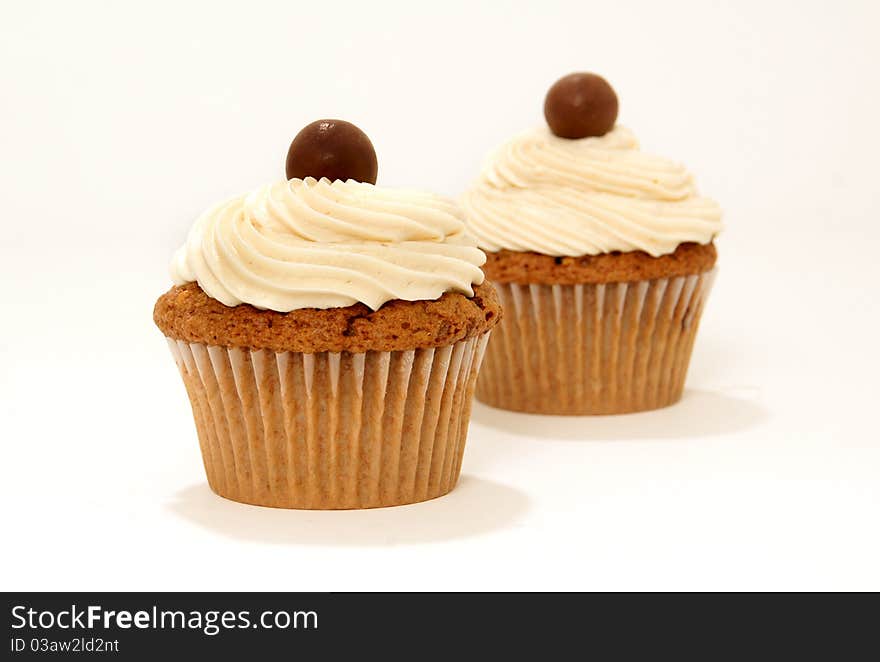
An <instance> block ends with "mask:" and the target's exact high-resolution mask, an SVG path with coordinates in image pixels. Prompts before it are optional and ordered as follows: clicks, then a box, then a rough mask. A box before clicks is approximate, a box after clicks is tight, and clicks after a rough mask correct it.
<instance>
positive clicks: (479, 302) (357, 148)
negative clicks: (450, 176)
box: [153, 120, 500, 509]
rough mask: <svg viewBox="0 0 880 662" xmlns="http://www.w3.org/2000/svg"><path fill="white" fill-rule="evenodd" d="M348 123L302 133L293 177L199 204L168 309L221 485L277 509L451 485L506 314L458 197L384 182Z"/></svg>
mask: <svg viewBox="0 0 880 662" xmlns="http://www.w3.org/2000/svg"><path fill="white" fill-rule="evenodd" d="M376 170H377V167H376V158H375V152H374V151H373V148H372V144H371V143H370V141H369V139H368V138H367V137H366V136H365V135H364V134H363V133H362V132H361V131H360V130H359V129H357V128H356V127H354V126H353V125H351V124H348V123H346V122H341V121H338V120H322V121H319V122H315V123H313V124H311V125H309V126H307V127H306V128H305V129H303V131H301V132H300V134H299V135H298V136H297V138H296V139H295V140H294V141H293V143H292V144H291V148H290V151H289V154H288V162H287V174H288V179H287V180H285V181H279V182H277V183H275V184H271V185H269V186H266V187H265V188H262V189H260V190H258V191H255V192H253V193H250V194H247V195H242V196H237V197H235V198H232V199H231V200H227V201H225V202H223V203H221V204H219V205H217V206H216V207H213V208H212V209H209V210H208V211H207V212H206V213H205V214H203V215H202V216H201V217H200V218H199V219H198V220H197V221H196V223H195V224H194V226H193V227H192V229H191V231H190V233H189V237H188V238H187V241H186V243H185V244H184V245H183V246H182V247H181V248H180V250H179V251H178V252H177V254H176V255H175V256H174V259H173V261H172V264H171V275H172V278H173V280H174V282H175V286H174V287H172V288H171V290H169V291H168V292H167V293H165V294H164V295H162V296H161V297H160V298H159V300H158V301H157V302H156V306H155V309H154V314H153V317H154V320H155V322H156V324H157V325H158V326H159V328H160V329H161V330H162V332H163V333H164V334H165V336H166V337H167V339H168V344H169V346H170V348H171V352H172V354H173V355H174V358H175V360H176V362H177V365H178V368H179V370H180V373H181V375H182V377H183V381H184V384H185V386H186V390H187V394H188V395H189V399H190V403H191V405H192V410H193V415H194V418H195V423H196V429H197V432H198V437H199V443H200V446H201V451H202V457H203V460H204V465H205V471H206V473H207V477H208V483H209V484H210V486H211V489H213V490H214V492H216V493H217V494H219V495H220V496H223V497H226V498H229V499H233V500H235V501H241V502H245V503H251V504H257V505H262V506H274V507H281V508H311V509H338V508H372V507H378V506H392V505H400V504H406V503H414V502H417V501H423V500H426V499H431V498H434V497H437V496H441V495H443V494H446V493H447V492H449V491H450V490H451V489H452V488H453V487H454V486H455V484H456V481H457V480H458V476H459V473H460V469H461V461H462V455H463V452H464V444H465V438H466V435H467V428H468V421H469V417H470V408H471V400H472V396H473V392H474V386H475V383H476V378H477V372H478V370H479V367H480V363H481V360H482V357H483V352H484V349H485V347H486V343H487V341H488V337H489V332H490V330H491V329H492V327H493V326H494V325H495V324H496V323H497V322H498V320H499V318H500V308H499V305H498V300H497V298H496V294H495V292H494V290H493V288H492V286H491V285H490V284H488V283H483V274H482V271H481V270H480V266H481V265H482V264H483V262H484V261H485V256H484V254H483V253H482V252H481V251H480V250H479V249H478V248H476V246H475V244H474V243H473V240H472V239H470V238H469V236H468V235H467V233H466V232H465V227H464V223H463V221H462V217H461V213H460V211H459V209H458V207H457V206H456V205H455V203H453V202H452V201H450V200H447V199H445V198H442V197H440V196H437V195H432V194H427V193H420V192H412V191H402V190H393V189H387V188H381V187H378V186H375V185H374V184H375V181H376Z"/></svg>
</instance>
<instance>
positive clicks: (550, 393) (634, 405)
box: [463, 74, 721, 414]
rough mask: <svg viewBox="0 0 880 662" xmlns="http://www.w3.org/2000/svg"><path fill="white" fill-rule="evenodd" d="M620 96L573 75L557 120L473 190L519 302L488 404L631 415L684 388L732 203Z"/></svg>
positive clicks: (491, 368) (495, 163) (475, 207)
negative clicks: (631, 125)
mask: <svg viewBox="0 0 880 662" xmlns="http://www.w3.org/2000/svg"><path fill="white" fill-rule="evenodd" d="M617 108H618V104H617V96H616V95H615V93H614V91H613V90H612V89H611V87H610V86H609V85H608V83H607V82H605V80H604V79H602V78H600V77H599V76H596V75H594V74H572V75H570V76H566V77H565V78H562V79H560V80H559V81H557V83H556V84H554V86H553V87H551V89H550V91H549V92H548V94H547V98H546V100H545V106H544V113H545V117H546V119H547V122H548V125H549V129H548V128H546V127H542V128H538V129H535V130H532V131H529V132H527V133H524V134H522V135H520V136H517V137H515V138H514V139H512V140H511V141H509V142H508V143H506V144H505V145H503V146H502V147H501V148H500V149H499V150H498V151H497V152H495V153H494V154H493V155H492V156H491V157H490V159H489V160H488V162H487V164H486V166H485V168H484V170H483V172H482V174H481V175H480V177H479V179H478V180H477V181H476V183H475V184H474V185H473V187H472V188H471V189H470V190H469V191H468V192H467V193H466V194H465V196H464V200H463V205H464V208H465V212H466V216H467V220H468V224H469V229H470V231H471V234H473V235H474V236H475V237H476V239H477V243H478V245H479V246H480V248H482V249H483V250H485V251H486V252H487V256H488V259H487V262H486V264H485V266H484V271H485V273H486V276H487V277H488V278H489V279H490V280H491V281H492V282H493V283H494V284H495V286H496V288H497V289H498V292H499V294H500V298H501V302H502V305H503V307H504V309H505V311H506V317H505V320H504V322H502V323H501V324H500V325H499V327H498V329H497V330H496V332H495V334H494V336H493V340H492V342H491V343H489V347H488V350H487V353H486V360H485V363H484V366H483V371H482V375H481V377H480V380H479V381H478V383H477V398H478V399H479V400H481V401H483V402H485V403H487V404H489V405H492V406H494V407H500V408H502V409H509V410H514V411H522V412H531V413H541V414H620V413H627V412H635V411H642V410H646V409H654V408H658V407H663V406H666V405H669V404H672V403H674V402H676V401H677V400H678V399H679V398H680V397H681V394H682V391H683V388H684V381H685V375H686V373H687V367H688V363H689V361H690V355H691V349H692V347H693V343H694V338H695V336H696V333H697V327H698V324H699V320H700V315H701V313H702V310H703V305H704V302H705V300H706V297H707V295H708V293H709V289H710V287H711V284H712V278H713V275H714V265H715V260H716V252H715V246H714V243H713V240H714V238H715V236H716V235H717V234H718V233H719V232H720V230H721V211H720V209H719V207H718V205H717V204H716V203H715V202H713V201H712V200H709V199H708V198H704V197H702V196H700V195H699V194H698V193H697V190H696V187H695V185H694V181H693V178H692V176H691V175H690V173H688V172H687V170H685V168H684V167H683V166H681V165H679V164H677V163H675V162H673V161H670V160H667V159H665V158H661V157H657V156H653V155H649V154H646V153H644V152H642V151H640V149H639V145H638V142H637V141H636V139H635V137H634V136H633V134H632V133H631V132H630V131H629V130H627V129H625V128H624V127H622V126H620V125H617V124H616V119H617Z"/></svg>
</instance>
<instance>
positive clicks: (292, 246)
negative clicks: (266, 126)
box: [170, 178, 486, 312]
mask: <svg viewBox="0 0 880 662" xmlns="http://www.w3.org/2000/svg"><path fill="white" fill-rule="evenodd" d="M485 259H486V256H485V255H484V254H483V252H482V251H480V250H479V249H478V248H476V246H475V243H474V240H473V239H472V238H471V237H470V236H469V235H468V234H467V233H466V231H465V225H464V222H463V219H462V216H461V211H460V210H459V208H458V207H457V206H456V204H455V203H454V202H453V201H451V200H449V199H446V198H443V197H441V196H438V195H433V194H430V193H421V192H414V191H402V190H394V189H386V188H379V187H376V186H373V185H372V184H362V183H359V182H355V181H353V180H349V181H347V182H343V181H334V182H332V183H331V182H330V181H329V180H327V179H321V180H320V181H316V180H315V179H312V178H307V179H305V180H301V179H291V180H290V181H281V182H277V183H275V184H272V185H269V186H266V187H264V188H262V189H260V190H258V191H255V192H253V193H250V194H246V195H241V196H237V197H234V198H231V199H230V200H227V201H226V202H223V203H221V204H219V205H217V206H216V207H213V208H212V209H209V210H208V211H207V212H205V213H204V214H203V215H202V216H201V217H200V218H199V219H198V220H197V221H196V222H195V224H194V225H193V227H192V229H191V230H190V233H189V236H188V238H187V240H186V243H185V244H184V245H183V246H182V247H181V248H180V249H179V250H178V251H177V253H176V254H175V255H174V259H173V260H172V262H171V269H170V270H171V277H172V279H173V280H174V282H175V283H176V284H178V285H180V284H183V283H188V282H193V281H197V282H198V283H199V286H200V287H201V288H202V289H203V290H204V291H205V292H206V293H207V294H208V295H209V296H211V297H213V298H214V299H217V300H218V301H220V302H221V303H224V304H226V305H227V306H235V305H238V304H240V303H249V304H251V305H253V306H256V307H257V308H263V309H270V310H276V311H278V312H288V311H290V310H294V309H298V308H336V307H341V306H349V305H351V304H354V303H356V302H358V301H360V302H362V303H364V304H366V305H367V306H369V307H370V308H372V309H373V310H376V309H377V308H379V307H380V306H381V305H382V304H383V303H385V302H386V301H390V300H392V299H404V300H407V301H417V300H423V299H430V300H434V299H438V298H439V297H440V296H442V295H443V293H444V292H460V293H463V294H465V295H467V296H473V288H472V285H474V284H479V283H482V282H483V272H482V271H481V270H480V266H481V265H482V264H483V262H485Z"/></svg>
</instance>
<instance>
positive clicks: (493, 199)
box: [463, 125, 721, 257]
mask: <svg viewBox="0 0 880 662" xmlns="http://www.w3.org/2000/svg"><path fill="white" fill-rule="evenodd" d="M463 206H464V209H465V212H466V215H467V220H468V225H469V229H470V231H471V233H472V234H473V235H474V236H475V237H476V239H477V244H478V245H479V246H480V248H483V249H484V250H487V251H498V250H501V249H509V250H513V251H534V252H537V253H543V254H545V255H557V256H562V255H565V256H579V255H598V254H600V253H610V252H612V251H635V250H641V251H645V252H646V253H649V254H650V255H653V256H655V257H656V256H659V255H665V254H667V253H671V252H673V251H674V250H675V249H676V247H677V246H678V245H679V244H681V243H683V242H689V241H692V242H697V243H700V244H707V243H709V242H710V241H712V239H713V238H714V237H715V235H716V234H718V232H720V230H721V210H720V208H719V207H718V205H717V204H716V203H715V202H714V201H712V200H710V199H708V198H704V197H701V196H700V195H699V194H698V193H697V190H696V188H695V186H694V181H693V177H692V176H691V174H690V173H689V172H688V171H687V170H686V169H685V168H684V166H682V165H679V164H678V163H675V162H673V161H670V160H668V159H665V158H662V157H658V156H653V155H650V154H646V153H644V152H642V151H640V150H639V144H638V141H637V140H636V138H635V137H634V136H633V134H632V133H631V132H630V131H629V130H627V129H625V128H623V127H621V126H619V125H618V126H616V127H615V128H614V129H612V130H611V131H609V132H608V133H607V134H605V135H604V136H601V137H598V138H582V139H579V140H569V139H566V138H559V137H557V136H554V135H553V134H552V133H551V132H550V131H549V129H547V128H546V127H544V128H540V129H535V130H532V131H529V132H527V133H524V134H522V135H520V136H517V137H516V138H514V139H513V140H511V141H509V142H508V143H506V144H504V145H502V147H501V148H500V149H499V150H497V151H496V152H495V153H494V154H493V155H492V156H491V157H490V158H489V160H488V162H487V163H486V165H485V167H484V169H483V172H482V173H481V175H480V177H479V179H478V180H477V182H476V183H475V184H474V185H473V187H472V188H471V189H470V190H469V191H468V192H467V193H466V194H465V195H464V198H463Z"/></svg>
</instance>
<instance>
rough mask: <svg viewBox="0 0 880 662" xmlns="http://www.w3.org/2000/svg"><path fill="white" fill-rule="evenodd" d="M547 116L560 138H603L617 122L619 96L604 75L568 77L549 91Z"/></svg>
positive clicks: (545, 102)
mask: <svg viewBox="0 0 880 662" xmlns="http://www.w3.org/2000/svg"><path fill="white" fill-rule="evenodd" d="M544 117H546V118H547V124H549V125H550V130H551V131H553V133H554V134H556V135H557V136H559V137H560V138H586V137H588V136H604V135H605V134H606V133H608V132H609V131H610V130H611V128H612V127H613V126H614V122H615V121H617V95H616V94H615V93H614V90H613V89H612V87H611V86H610V85H609V84H608V82H607V81H606V80H605V79H604V78H602V77H601V76H597V75H596V74H588V73H578V74H569V75H568V76H565V77H563V78H560V79H559V80H558V81H556V82H555V83H553V87H551V88H550V89H549V90H548V92H547V97H546V98H545V99H544Z"/></svg>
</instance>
